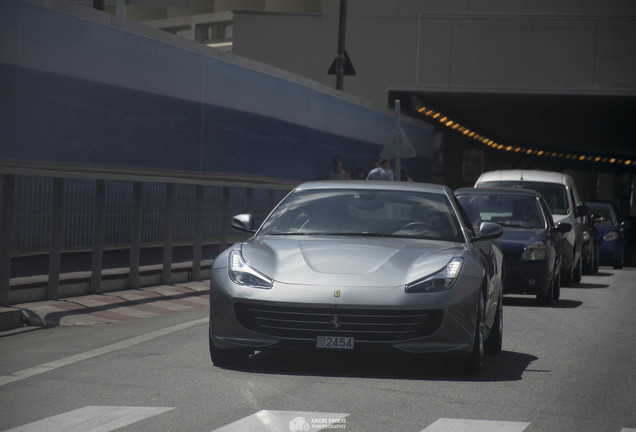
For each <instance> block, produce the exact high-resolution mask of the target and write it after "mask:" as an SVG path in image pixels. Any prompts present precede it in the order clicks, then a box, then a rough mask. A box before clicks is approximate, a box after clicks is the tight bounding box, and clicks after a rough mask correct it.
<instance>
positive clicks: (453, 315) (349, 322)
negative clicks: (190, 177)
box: [210, 271, 481, 354]
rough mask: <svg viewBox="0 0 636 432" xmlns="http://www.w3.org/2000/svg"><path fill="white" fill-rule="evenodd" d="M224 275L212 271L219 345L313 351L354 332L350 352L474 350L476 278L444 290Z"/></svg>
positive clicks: (213, 333)
mask: <svg viewBox="0 0 636 432" xmlns="http://www.w3.org/2000/svg"><path fill="white" fill-rule="evenodd" d="M226 274H227V271H220V272H213V274H212V277H211V290H210V341H211V343H213V344H214V346H215V347H217V348H220V349H232V348H250V349H252V350H256V351H261V350H294V349H303V350H305V349H309V350H311V349H319V348H317V347H316V345H317V344H316V342H317V338H318V336H345V337H353V338H354V340H355V344H354V350H356V351H386V350H395V349H397V350H401V351H405V352H410V353H453V352H456V353H461V354H466V353H468V352H470V351H471V350H472V346H473V338H474V329H475V327H474V326H475V322H476V310H477V304H478V301H479V291H480V288H481V283H480V282H481V281H479V280H476V279H474V280H473V279H468V278H467V280H463V281H462V280H460V281H458V283H457V284H456V285H455V286H453V288H451V289H450V290H447V291H443V292H438V293H406V292H405V291H404V287H326V286H306V285H305V286H293V285H285V284H275V285H274V287H273V288H272V289H269V290H265V289H256V288H245V287H239V286H237V285H235V284H232V283H231V282H228V280H227V277H226ZM336 291H339V293H338V296H337V297H336V296H335V295H334V293H335V292H336Z"/></svg>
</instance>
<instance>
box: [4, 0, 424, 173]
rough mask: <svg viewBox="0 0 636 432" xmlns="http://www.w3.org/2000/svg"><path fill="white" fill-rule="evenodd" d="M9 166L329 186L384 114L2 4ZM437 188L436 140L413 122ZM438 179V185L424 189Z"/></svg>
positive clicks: (103, 22) (380, 130)
mask: <svg viewBox="0 0 636 432" xmlns="http://www.w3.org/2000/svg"><path fill="white" fill-rule="evenodd" d="M0 94H2V95H3V96H2V98H0V159H5V160H20V161H29V160H31V161H51V162H64V163H77V164H89V163H90V164H101V165H109V166H126V167H143V168H157V169H174V170H184V171H190V172H206V173H209V172H223V173H237V174H252V175H262V176H267V177H277V178H284V179H293V180H301V181H302V180H312V179H317V178H323V177H324V175H325V174H326V172H327V171H328V170H329V169H330V168H331V160H332V157H333V155H334V154H340V155H342V157H343V159H344V160H345V165H349V166H352V167H354V168H356V167H357V166H363V167H365V168H366V167H368V166H369V164H370V162H371V160H372V159H375V158H377V157H378V155H379V153H380V150H381V147H382V145H383V144H384V143H385V142H386V141H387V140H389V139H390V135H391V131H392V128H393V124H394V120H393V113H392V111H390V110H388V109H383V108H377V107H374V106H373V105H371V104H369V103H368V102H365V101H364V100H362V99H358V98H356V97H352V96H347V95H345V94H343V93H341V92H336V91H335V90H333V89H331V88H330V87H326V86H322V85H320V84H319V83H316V82H314V81H311V80H309V79H306V78H301V77H299V76H297V75H294V74H291V73H288V72H284V71H282V70H279V69H276V68H272V67H268V66H265V65H262V64H260V63H257V62H253V61H251V60H250V61H248V60H245V59H243V58H241V57H238V56H234V55H231V54H226V53H222V52H219V51H217V50H214V49H212V48H208V47H205V46H202V45H201V44H197V43H195V42H191V41H187V40H183V39H181V38H178V37H176V36H173V35H170V34H167V33H164V32H161V31H159V30H155V29H152V28H149V27H145V26H143V25H141V24H137V23H131V22H128V21H126V20H122V19H120V18H117V17H114V16H112V15H109V14H105V13H102V12H98V11H94V10H92V9H90V8H86V7H83V6H78V5H73V4H70V3H66V2H62V1H51V0H49V1H45V0H32V1H26V0H6V1H3V2H1V3H0ZM403 128H404V129H405V131H406V133H407V135H408V136H409V139H410V141H411V142H412V143H413V144H414V146H415V147H416V149H417V150H418V155H419V156H418V158H417V159H413V160H410V161H408V162H410V163H411V164H412V165H411V166H409V165H408V162H407V163H405V164H406V167H407V169H409V170H410V172H409V173H410V174H412V175H411V176H412V177H415V178H417V179H420V180H428V179H430V156H431V147H432V136H433V134H432V130H431V128H429V127H427V126H425V125H423V124H420V123H415V122H412V121H406V120H405V121H403ZM427 176H428V178H427Z"/></svg>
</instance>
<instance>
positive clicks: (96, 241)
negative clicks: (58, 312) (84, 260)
mask: <svg viewBox="0 0 636 432" xmlns="http://www.w3.org/2000/svg"><path fill="white" fill-rule="evenodd" d="M105 220H106V180H96V181H95V214H94V216H93V259H92V269H91V288H90V292H91V293H92V294H100V293H101V292H102V287H101V283H102V266H103V264H104V221H105Z"/></svg>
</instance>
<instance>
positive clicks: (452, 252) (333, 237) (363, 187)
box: [209, 181, 503, 373]
mask: <svg viewBox="0 0 636 432" xmlns="http://www.w3.org/2000/svg"><path fill="white" fill-rule="evenodd" d="M232 227H233V228H235V229H237V230H240V231H244V232H247V233H251V234H252V236H251V237H249V238H248V239H247V240H246V241H244V242H242V243H238V244H235V245H233V246H231V247H230V248H228V249H227V250H225V251H223V252H222V253H221V254H220V255H219V256H218V257H217V258H216V259H215V260H214V265H213V268H212V274H211V278H210V329H209V339H210V340H209V342H210V356H211V358H212V361H213V363H214V364H216V365H218V366H221V367H244V366H245V365H246V364H247V360H248V358H249V356H250V355H251V354H252V353H254V352H255V351H263V350H286V349H304V350H343V351H347V350H348V351H361V350H400V351H405V352H408V353H415V354H432V353H436V354H453V355H454V356H455V357H457V358H458V359H459V362H460V363H461V365H462V367H463V368H465V370H466V371H469V372H472V373H479V371H480V369H481V365H482V363H483V357H484V352H499V351H500V350H501V344H502V331H503V306H502V269H503V255H502V253H501V250H500V249H499V247H498V246H497V244H496V241H495V239H496V238H498V237H500V236H501V235H502V228H501V226H500V225H498V224H496V223H492V222H483V223H482V224H481V225H480V226H479V227H478V230H479V232H474V230H476V228H473V227H472V225H471V224H470V221H469V220H468V217H467V216H466V214H465V213H464V212H463V210H462V208H461V206H460V205H459V203H458V201H457V199H456V197H455V196H454V194H453V192H452V191H451V190H450V189H449V188H448V187H446V186H440V185H433V184H422V183H413V182H381V181H323V182H309V183H304V184H301V185H300V186H298V187H296V188H295V189H294V190H293V191H291V192H290V193H289V194H288V195H287V196H286V197H285V198H284V199H283V200H282V201H281V202H280V203H279V204H278V205H277V206H276V207H275V208H274V210H273V211H272V212H271V213H270V214H269V216H268V217H267V218H266V219H265V221H264V222H263V224H262V225H261V226H260V227H259V228H258V229H256V228H257V227H255V226H254V218H253V216H252V215H249V214H242V215H238V216H235V217H234V218H233V219H232Z"/></svg>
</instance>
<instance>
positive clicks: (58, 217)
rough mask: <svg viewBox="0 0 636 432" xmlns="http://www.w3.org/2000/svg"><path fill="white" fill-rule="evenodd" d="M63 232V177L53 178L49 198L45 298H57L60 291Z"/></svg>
mask: <svg viewBox="0 0 636 432" xmlns="http://www.w3.org/2000/svg"><path fill="white" fill-rule="evenodd" d="M63 232H64V179H63V178H60V177H55V178H53V194H52V200H51V240H50V246H49V247H50V250H51V252H50V254H49V283H48V286H47V289H46V299H47V300H57V299H58V298H59V293H60V267H61V263H62V235H63Z"/></svg>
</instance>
